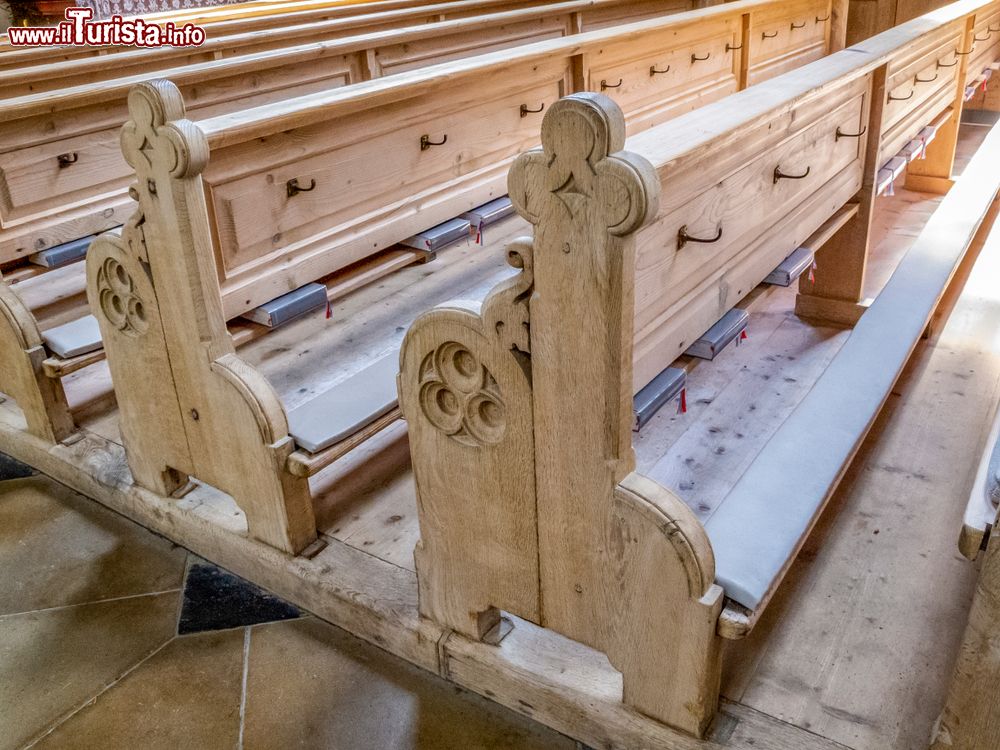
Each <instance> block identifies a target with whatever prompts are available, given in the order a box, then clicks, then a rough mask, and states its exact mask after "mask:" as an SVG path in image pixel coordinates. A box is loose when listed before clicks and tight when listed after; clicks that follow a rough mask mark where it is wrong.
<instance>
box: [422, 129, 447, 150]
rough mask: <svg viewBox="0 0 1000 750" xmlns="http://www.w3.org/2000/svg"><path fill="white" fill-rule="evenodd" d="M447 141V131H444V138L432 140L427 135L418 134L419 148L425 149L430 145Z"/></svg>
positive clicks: (440, 144)
mask: <svg viewBox="0 0 1000 750" xmlns="http://www.w3.org/2000/svg"><path fill="white" fill-rule="evenodd" d="M447 142H448V134H447V133H445V135H444V138H442V139H441V140H440V141H432V140H431V137H430V136H429V135H422V136H420V150H421V151H426V150H427V149H429V148H430V147H431V146H443V145H444V144H446V143H447Z"/></svg>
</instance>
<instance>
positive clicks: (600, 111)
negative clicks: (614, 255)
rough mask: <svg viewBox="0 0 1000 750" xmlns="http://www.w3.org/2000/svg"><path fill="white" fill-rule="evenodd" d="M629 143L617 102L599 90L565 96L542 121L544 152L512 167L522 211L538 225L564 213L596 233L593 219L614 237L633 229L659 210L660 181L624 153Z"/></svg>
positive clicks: (513, 193)
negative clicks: (598, 92)
mask: <svg viewBox="0 0 1000 750" xmlns="http://www.w3.org/2000/svg"><path fill="white" fill-rule="evenodd" d="M624 145H625V118H624V115H622V112H621V110H620V109H619V108H618V106H617V105H616V104H615V103H614V102H613V101H612V100H611V99H609V98H608V97H606V96H603V95H602V94H593V93H580V94H573V95H572V96H568V97H566V98H564V99H560V100H559V101H558V102H556V103H555V104H553V105H552V107H551V108H550V109H549V111H548V113H547V114H546V115H545V119H544V120H543V121H542V149H541V150H537V149H536V150H534V151H529V152H527V153H525V154H522V155H521V156H520V157H518V159H517V160H516V161H515V162H514V165H513V167H512V168H511V170H510V176H509V178H508V191H509V193H510V198H511V200H512V201H513V203H514V206H515V207H516V208H517V211H518V213H520V214H521V216H523V217H524V218H525V219H527V220H528V221H530V222H531V223H532V224H534V225H536V226H541V225H543V224H545V222H544V221H543V219H545V218H549V219H557V218H559V217H558V215H552V213H551V212H560V213H564V215H566V217H567V218H570V219H572V220H573V221H574V224H575V225H577V226H579V225H580V224H581V223H586V225H587V226H588V227H589V228H593V225H592V224H591V222H590V221H587V220H586V219H590V220H591V221H595V222H599V225H603V227H605V228H606V229H607V231H608V232H609V233H610V234H612V235H615V236H622V235H626V234H629V233H631V232H634V231H635V230H637V229H638V228H639V227H640V226H642V224H643V223H644V222H645V221H646V220H647V218H649V217H651V216H653V215H654V213H655V211H656V206H657V203H658V199H659V181H658V180H657V178H656V173H655V171H654V170H653V167H652V166H651V165H650V164H649V162H647V161H646V160H645V159H643V158H641V157H639V156H636V155H634V154H629V153H627V152H623V151H622V148H623V147H624ZM547 214H548V216H546V215H547ZM565 250H566V251H567V252H568V251H569V247H568V246H567V247H566V248H565Z"/></svg>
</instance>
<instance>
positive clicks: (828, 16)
mask: <svg viewBox="0 0 1000 750" xmlns="http://www.w3.org/2000/svg"><path fill="white" fill-rule="evenodd" d="M829 20H830V14H829V13H827V14H826V18H820V17H819V16H816V23H826V22H827V21H829Z"/></svg>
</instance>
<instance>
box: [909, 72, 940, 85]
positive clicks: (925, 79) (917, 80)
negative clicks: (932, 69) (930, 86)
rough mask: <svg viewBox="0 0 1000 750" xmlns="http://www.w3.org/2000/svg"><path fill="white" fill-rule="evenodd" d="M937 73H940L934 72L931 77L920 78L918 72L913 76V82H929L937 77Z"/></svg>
mask: <svg viewBox="0 0 1000 750" xmlns="http://www.w3.org/2000/svg"><path fill="white" fill-rule="evenodd" d="M939 75H940V74H939V73H935V74H934V77H933V78H921V77H920V74H919V73H917V75H915V76H913V82H914V83H931V82H933V81H936V80H937V79H938V76H939Z"/></svg>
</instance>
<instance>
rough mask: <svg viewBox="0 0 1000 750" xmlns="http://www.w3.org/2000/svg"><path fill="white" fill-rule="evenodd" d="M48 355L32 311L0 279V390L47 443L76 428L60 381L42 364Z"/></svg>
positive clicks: (64, 437) (66, 435)
mask: <svg viewBox="0 0 1000 750" xmlns="http://www.w3.org/2000/svg"><path fill="white" fill-rule="evenodd" d="M47 356H48V354H47V353H46V351H45V347H44V345H43V344H42V335H41V332H40V331H39V330H38V324H37V323H36V321H35V318H34V316H33V315H32V314H31V311H30V310H28V308H27V307H26V306H25V305H24V303H23V302H22V301H21V299H20V297H18V296H17V294H16V293H15V292H14V291H13V290H12V289H11V288H10V287H9V286H8V285H7V284H6V282H4V281H0V392H3V393H6V394H7V395H9V396H10V397H11V398H13V399H14V401H16V402H17V405H18V406H19V407H20V408H21V411H22V412H23V413H24V419H25V422H26V423H27V428H28V432H30V433H31V434H32V435H35V436H36V437H40V438H42V439H43V440H47V441H49V442H50V443H58V442H61V441H64V440H66V439H68V438H69V437H70V436H71V435H73V434H74V432H75V431H76V426H75V424H74V423H73V417H72V415H71V414H70V411H69V405H68V404H67V402H66V394H65V393H64V392H63V387H62V381H60V380H54V379H52V378H49V377H48V376H46V374H45V370H44V368H43V367H42V363H43V361H44V360H45V358H46V357H47Z"/></svg>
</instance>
